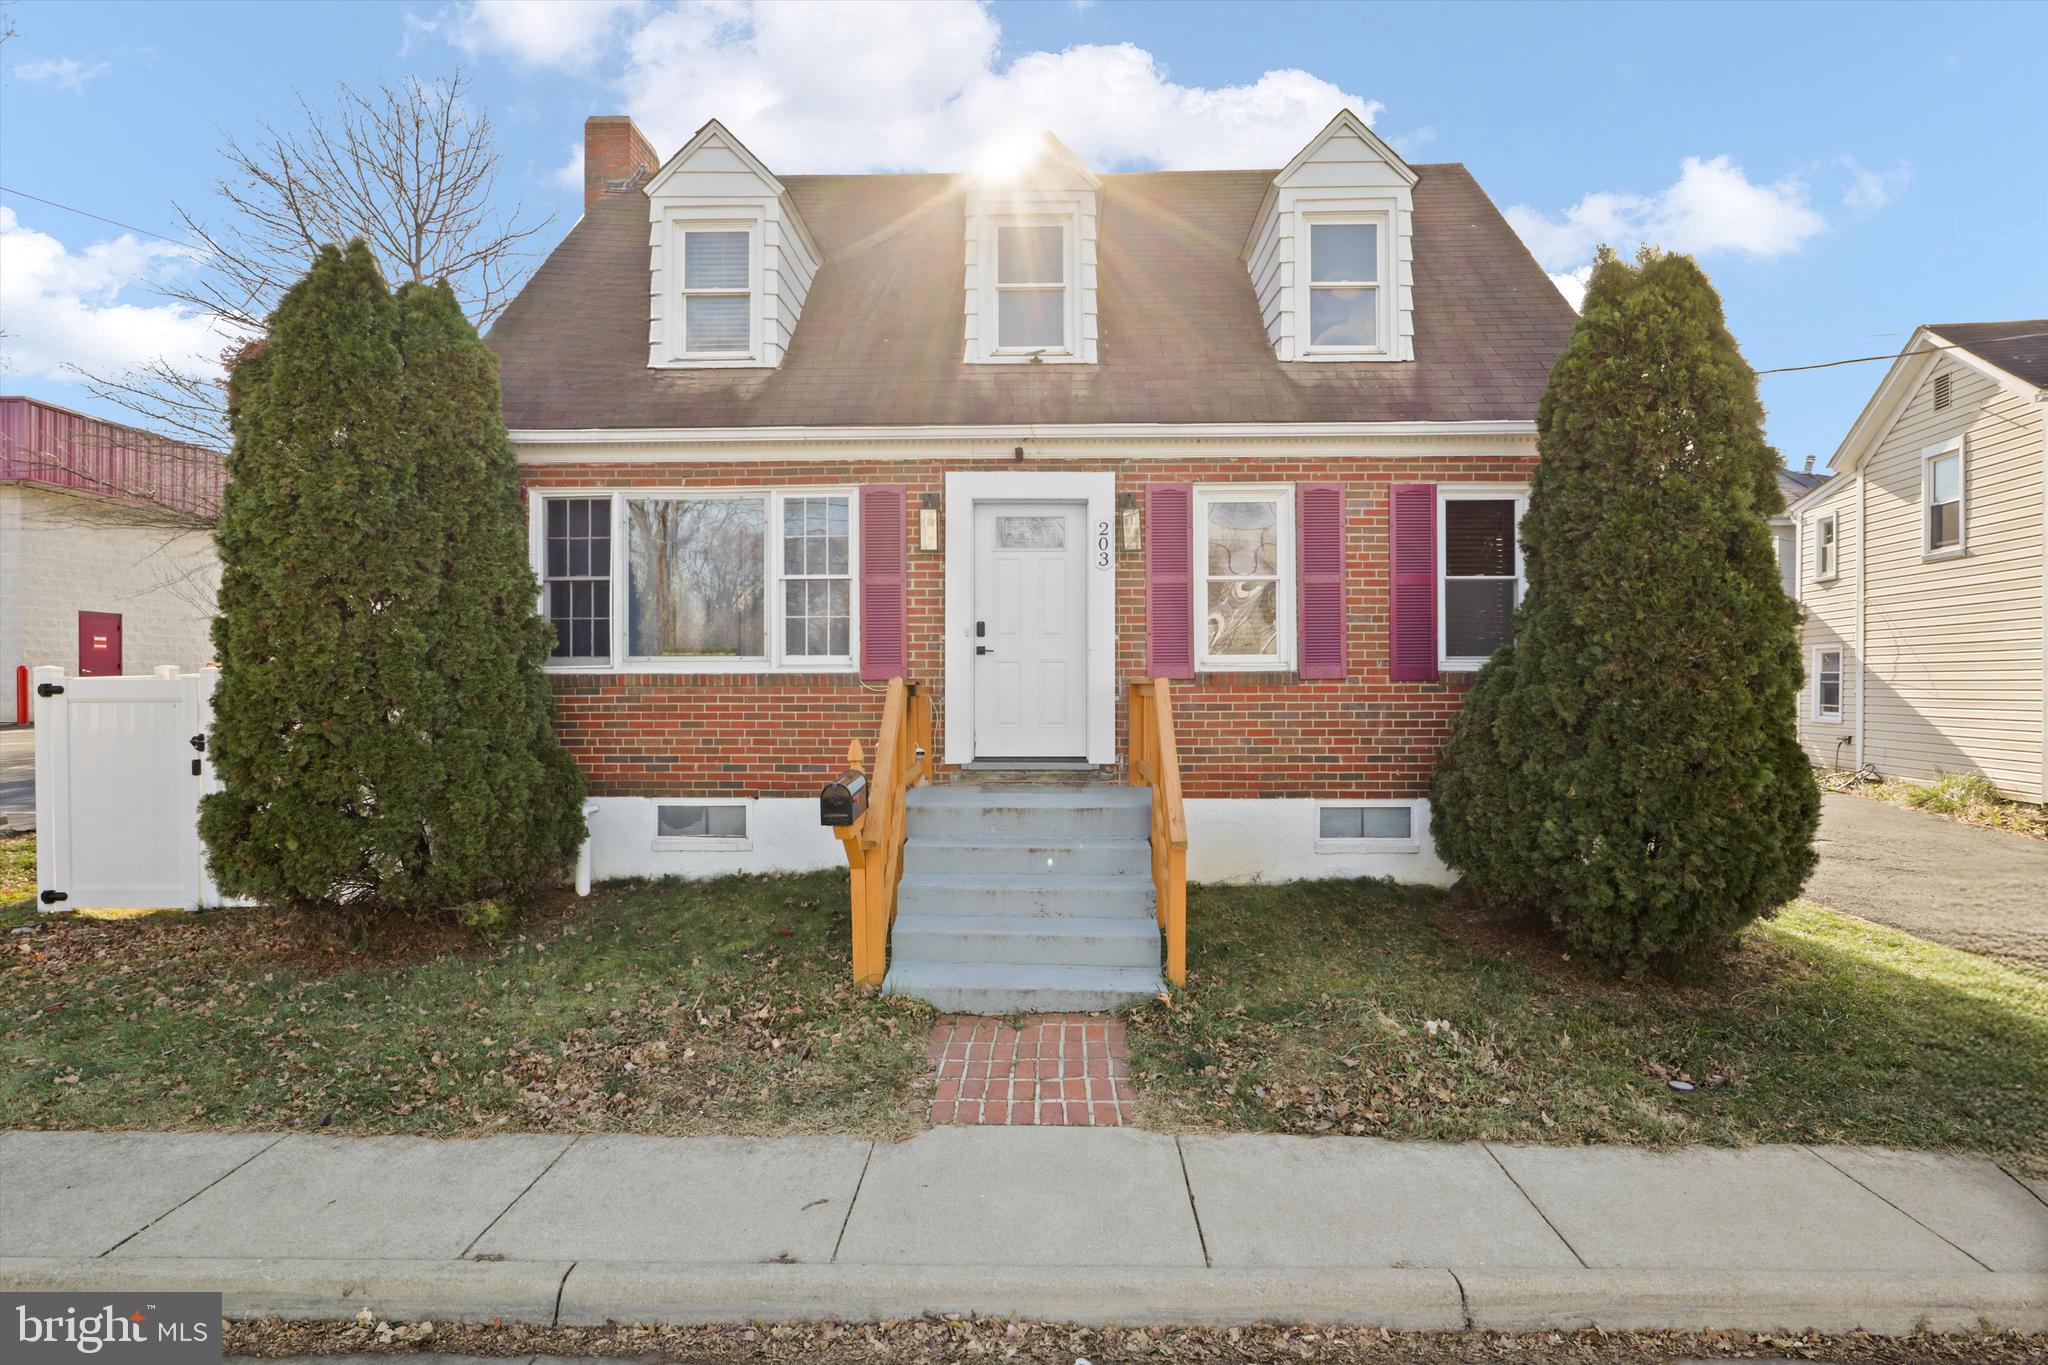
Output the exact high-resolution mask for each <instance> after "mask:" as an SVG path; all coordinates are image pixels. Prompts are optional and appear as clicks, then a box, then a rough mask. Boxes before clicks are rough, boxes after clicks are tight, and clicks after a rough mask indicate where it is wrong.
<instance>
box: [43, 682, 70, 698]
mask: <svg viewBox="0 0 2048 1365" xmlns="http://www.w3.org/2000/svg"><path fill="white" fill-rule="evenodd" d="M36 695H37V696H39V697H61V696H63V695H64V684H63V683H37V684H36Z"/></svg>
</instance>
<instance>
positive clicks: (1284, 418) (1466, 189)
mask: <svg viewBox="0 0 2048 1365" xmlns="http://www.w3.org/2000/svg"><path fill="white" fill-rule="evenodd" d="M1415 169H1416V171H1417V172H1418V173H1419V174H1420V176H1421V178H1420V180H1419V181H1418V182H1417V184H1416V186H1415V248H1414V257H1415V259H1414V280H1415V329H1416V336H1415V356H1416V358H1415V360H1414V362H1412V363H1379V364H1328V363H1321V362H1284V363H1283V362H1281V361H1278V360H1276V359H1274V357H1273V351H1272V347H1271V345H1270V344H1269V342H1268V341H1267V338H1266V332H1265V328H1264V326H1263V324H1262V323H1261V321H1260V317H1259V309H1258V303H1257V299H1256V298H1255V296H1254V294H1253V290H1252V285H1251V281H1250V278H1249V276H1248V275H1247V273H1246V270H1245V267H1244V263H1243V262H1242V261H1241V260H1240V259H1239V257H1238V251H1239V249H1240V248H1241V247H1242V245H1243V243H1244V240H1245V237H1246V234H1247V233H1248V232H1249V231H1250V229H1251V225H1252V219H1253V217H1254V215H1255V214H1256V213H1257V211H1258V207H1259V202H1260V199H1261V197H1262V196H1263V195H1264V193H1265V191H1266V188H1267V186H1268V185H1269V184H1270V183H1271V182H1272V179H1273V172H1271V171H1181V172H1169V171H1156V172H1141V173H1135V174H1127V175H1106V176H1103V177H1102V180H1103V187H1102V192H1101V201H1100V202H1101V225H1100V235H1099V238H1098V251H1099V257H1098V262H1097V287H1098V305H1099V309H1100V314H1099V318H1100V324H1099V325H1100V329H1101V330H1100V335H1101V342H1100V363H1098V364H1095V365H971V364H967V363H965V362H964V361H963V360H962V358H961V357H962V352H963V349H964V341H963V331H964V315H963V299H962V296H961V288H962V281H963V279H964V278H965V274H966V265H965V249H964V245H963V239H964V233H963V228H962V216H961V215H962V211H963V198H964V185H963V181H962V178H961V177H958V176H953V175H793V176H784V177H782V181H783V183H784V184H785V185H786V186H787V187H788V189H789V192H790V195H791V197H792V199H793V200H794V201H795V203H796V206H797V209H798V211H799V212H800V213H801V214H802V215H803V217H804V221H805V222H806V223H807V224H808V225H809V227H810V228H811V231H812V233H813V235H814V236H815V237H816V238H817V240H818V245H819V247H820V249H821V250H822V251H823V252H824V255H825V261H824V264H823V265H822V266H821V267H820V269H819V271H818V274H817V277H816V279H815V280H814V281H813V282H812V285H811V290H810V294H809V296H808V298H807V299H806V301H805V304H804V310H803V316H802V318H801V320H800V321H799V322H798V325H797V329H796V335H795V337H794V339H793V342H792V345H791V347H790V351H789V354H788V356H787V357H786V358H785V359H784V361H783V364H782V366H781V367H780V368H779V369H773V370H769V369H759V370H754V369H718V370H670V369H650V368H648V365H647V318H648V246H647V233H648V223H647V200H646V198H645V196H644V195H642V194H641V193H639V192H637V191H629V192H612V193H607V194H605V195H604V196H603V197H602V198H600V199H599V200H598V201H597V202H596V203H595V204H593V205H592V206H591V208H590V211H589V212H588V213H587V214H586V215H585V216H584V218H583V220H582V221H581V222H579V223H578V224H577V225H576V226H575V227H574V228H573V229H571V230H570V232H569V235H568V236H567V237H566V238H565V239H564V240H563V242H562V244H561V245H560V246H559V247H557V248H556V249H555V251H554V252H553V253H552V254H551V255H550V256H549V257H548V259H547V261H546V262H545V263H543V264H542V266H541V267H540V269H539V270H538V271H537V272H535V274H534V276H533V278H532V280H530V281H529V282H528V283H527V285H526V287H525V288H524V289H523V290H522V291H521V292H520V294H519V296H518V298H516V299H515V300H513V302H512V305H511V306H510V307H509V308H507V309H506V310H505V313H504V315H503V316H502V317H501V318H500V319H499V320H498V323H497V325H496V326H495V327H494V328H493V329H492V331H491V334H490V338H489V340H490V344H491V346H492V348H493V349H494V350H495V351H496V352H497V354H498V357H499V360H500V364H501V370H500V377H501V380H502V384H503V389H504V395H505V399H504V401H505V421H506V425H508V426H510V427H512V428H514V429H515V430H572V429H595V428H692V427H695V428H706V427H710V428H716V427H782V426H850V427H861V426H986V425H1010V424H1024V423H1040V424H1059V423H1134V422H1166V423H1188V422H1374V421H1472V420H1489V419H1522V420H1528V419H1533V418H1534V416H1535V413H1536V400H1537V397H1538V396H1539V395H1540V394H1541V393H1542V391H1543V386H1544V384H1545V382H1546V381H1547V379H1548V377H1549V374H1550V367H1551V365H1552V364H1553V363H1554V362H1555V360H1556V359H1557V355H1558V353H1559V351H1560V350H1562V348H1563V346H1564V343H1565V340H1566V338H1567V337H1568V336H1569V335H1570V334H1571V329H1572V323H1573V314H1572V311H1571V308H1570V306H1569V305H1567V304H1566V303H1565V301H1564V299H1563V297H1562V296H1561V295H1560V294H1559V293H1558V291H1557V289H1556V287H1555V286H1553V285H1552V284H1551V282H1550V280H1549V278H1548V277H1547V276H1546V275H1545V274H1544V273H1543V270H1542V269H1541V268H1540V267H1539V266H1538V265H1537V264H1536V261H1535V260H1534V258H1532V257H1531V256H1530V255H1529V253H1528V251H1527V249H1526V248H1524V247H1523V245H1522V243H1521V241H1520V239H1519V238H1517V237H1516V236H1515V234H1514V232H1513V230H1512V229H1510V228H1509V227H1508V225H1507V222H1506V221H1505V220H1504V219H1503V218H1502V217H1501V215H1500V212H1499V210H1497V209H1496V208H1495V207H1494V205H1493V203H1492V201H1491V200H1489V199H1488V198H1487V197H1486V194H1485V193H1484V191H1482V190H1481V189H1480V188H1479V186H1478V184H1477V183H1476V182H1475V181H1474V180H1473V179H1472V177H1471V175H1470V174H1469V173H1468V172H1467V171H1466V170H1465V168H1464V167H1463V166H1460V165H1455V164H1445V165H1428V166H1418V167H1416V168H1415Z"/></svg>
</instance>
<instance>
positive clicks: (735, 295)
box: [679, 227, 754, 360]
mask: <svg viewBox="0 0 2048 1365" xmlns="http://www.w3.org/2000/svg"><path fill="white" fill-rule="evenodd" d="M679 236H680V237H681V239H682V240H681V247H682V256H683V357H684V358H685V359H690V360H733V359H739V358H744V357H747V356H751V355H752V354H753V353H754V341H753V337H754V326H753V312H754V289H753V281H754V275H753V258H754V251H753V233H752V231H751V230H749V229H748V228H744V227H739V228H684V229H683V230H682V231H681V233H680V234H679Z"/></svg>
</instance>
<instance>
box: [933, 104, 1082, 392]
mask: <svg viewBox="0 0 2048 1365" xmlns="http://www.w3.org/2000/svg"><path fill="white" fill-rule="evenodd" d="M1100 190H1101V182H1100V181H1098V180H1097V179H1096V178H1095V176H1094V174H1093V173H1092V172H1090V171H1089V169H1088V168H1087V167H1086V166H1084V165H1082V164H1081V162H1080V160H1079V158H1077V157H1076V156H1075V155H1074V154H1073V153H1072V152H1070V151H1068V150H1067V149H1066V148H1065V147H1064V146H1062V145H1061V144H1060V142H1059V140H1058V139H1057V138H1055V137H1053V136H1052V135H1051V134H1047V135H1046V136H1045V141H1044V145H1043V147H1042V148H1040V149H1039V150H1038V153H1037V156H1036V158H1035V159H1034V160H1033V161H1031V162H1030V163H1029V165H1028V166H1026V167H1025V168H1023V169H1021V170H1019V171H1017V172H1015V173H1013V174H1009V175H1004V176H1000V177H991V176H980V175H977V176H975V177H973V178H972V179H970V181H969V182H968V190H967V200H966V234H967V239H966V261H967V269H966V276H965V281H964V286H965V287H964V291H963V292H964V293H965V294H966V352H965V356H964V359H965V360H966V362H967V363H968V364H970V365H1017V364H1030V363H1033V362H1037V363H1041V364H1048V365H1062V364H1064V365H1093V364H1094V363H1095V357H1096V341H1097V337H1098V334H1099V328H1098V325H1097V309H1096V301H1095V298H1096V295H1095V237H1096V228H1097V222H1098V216H1099V207H1098V206H1099V193H1100ZM1006 251H1007V255H1006V254H1005V253H1006Z"/></svg>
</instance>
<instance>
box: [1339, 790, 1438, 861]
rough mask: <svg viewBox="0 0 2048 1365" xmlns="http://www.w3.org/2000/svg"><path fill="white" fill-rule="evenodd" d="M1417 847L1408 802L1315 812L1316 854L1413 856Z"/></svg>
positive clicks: (1353, 804) (1349, 805) (1345, 805)
mask: <svg viewBox="0 0 2048 1365" xmlns="http://www.w3.org/2000/svg"><path fill="white" fill-rule="evenodd" d="M1420 847H1421V844H1420V841H1419V840H1418V839H1417V838H1416V837H1415V807H1414V805H1413V804H1412V803H1411V802H1407V801H1358V802H1343V803H1332V804H1330V805H1325V806H1321V807H1318V808H1317V811H1316V852H1318V853H1414V852H1416V851H1417V850H1418V849H1419V848H1420Z"/></svg>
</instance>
